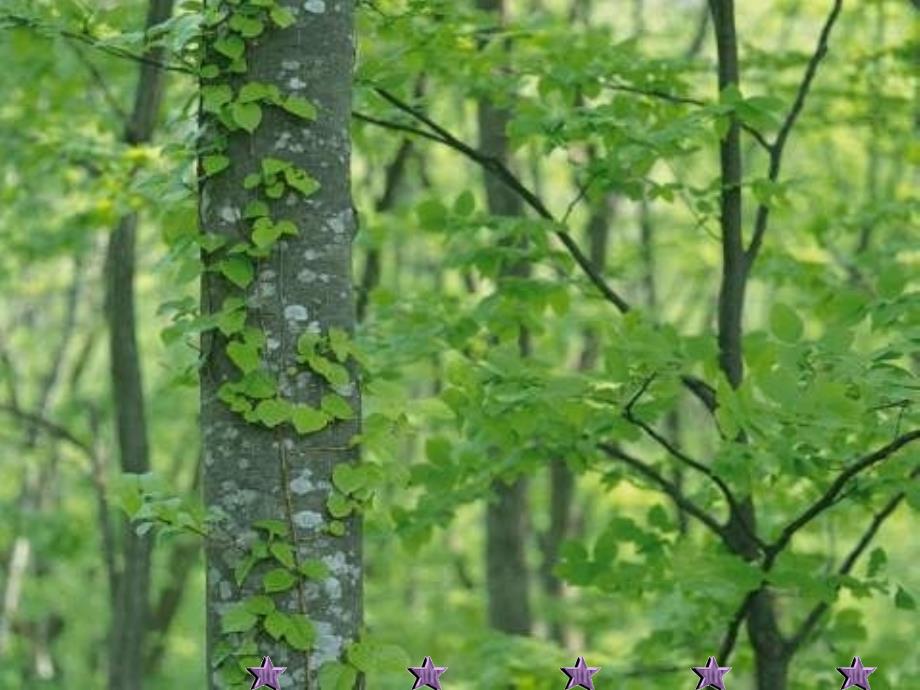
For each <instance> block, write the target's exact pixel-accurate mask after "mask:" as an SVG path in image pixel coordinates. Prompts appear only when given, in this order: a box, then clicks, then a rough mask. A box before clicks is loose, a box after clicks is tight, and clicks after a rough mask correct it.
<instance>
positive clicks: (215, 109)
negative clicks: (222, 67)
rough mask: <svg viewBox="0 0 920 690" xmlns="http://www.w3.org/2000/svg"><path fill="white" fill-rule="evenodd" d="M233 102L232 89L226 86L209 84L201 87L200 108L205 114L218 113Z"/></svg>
mask: <svg viewBox="0 0 920 690" xmlns="http://www.w3.org/2000/svg"><path fill="white" fill-rule="evenodd" d="M232 100H233V89H232V88H230V86H228V85H227V84H210V85H208V86H202V87H201V108H202V110H204V112H206V113H219V112H220V109H221V108H222V107H223V106H225V105H226V104H227V103H229V102H230V101H232Z"/></svg>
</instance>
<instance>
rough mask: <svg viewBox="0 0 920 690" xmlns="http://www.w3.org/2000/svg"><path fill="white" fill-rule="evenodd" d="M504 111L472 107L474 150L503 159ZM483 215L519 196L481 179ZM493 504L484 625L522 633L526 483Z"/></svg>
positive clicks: (526, 600) (502, 210)
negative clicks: (475, 134) (475, 128)
mask: <svg viewBox="0 0 920 690" xmlns="http://www.w3.org/2000/svg"><path fill="white" fill-rule="evenodd" d="M478 7H479V9H481V10H485V11H487V12H494V13H495V14H496V15H497V18H498V19H499V21H500V20H501V19H502V18H503V16H504V3H503V0H479V2H478ZM508 119H509V116H508V113H507V111H505V110H503V109H502V108H500V107H497V106H496V105H495V104H493V103H491V102H490V101H489V100H487V99H482V100H480V102H479V103H478V111H477V120H478V125H479V149H480V151H482V153H484V154H486V155H488V156H491V157H493V158H495V159H496V160H500V161H502V162H507V161H508V137H507V134H506V128H507V126H508ZM484 183H485V188H486V199H487V201H488V207H489V212H490V213H492V214H494V215H496V216H518V215H521V214H522V212H523V207H522V205H521V200H520V197H518V195H517V194H515V193H514V192H513V191H512V190H511V189H509V188H508V187H507V186H506V185H505V184H504V183H503V182H502V181H501V180H499V179H498V178H497V177H496V176H494V175H488V174H487V175H486V176H485V180H484ZM526 272H527V267H526V266H510V267H508V269H507V273H508V274H509V275H526ZM528 341H529V337H528V334H527V333H526V331H525V330H524V329H522V330H521V333H520V336H519V343H520V350H521V354H522V356H526V355H527V353H528V350H529V342H528ZM493 493H494V494H495V498H494V500H490V501H489V503H488V505H487V507H486V589H487V594H488V607H489V623H490V625H491V626H492V627H493V628H495V629H496V630H500V631H502V632H506V633H509V634H518V635H527V634H529V633H530V628H531V624H532V620H531V612H530V597H529V594H530V592H529V582H530V574H529V571H528V568H527V560H526V555H525V547H526V539H527V479H526V478H525V477H518V478H517V479H515V480H513V481H512V482H511V483H510V484H506V483H504V482H501V481H499V482H496V483H495V484H494V486H493Z"/></svg>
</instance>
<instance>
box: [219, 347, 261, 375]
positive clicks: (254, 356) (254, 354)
mask: <svg viewBox="0 0 920 690" xmlns="http://www.w3.org/2000/svg"><path fill="white" fill-rule="evenodd" d="M227 356H228V357H229V358H230V361H231V362H233V363H234V364H235V365H236V366H237V368H238V369H239V370H240V371H242V372H243V373H244V374H248V373H249V372H252V371H255V370H256V369H258V368H259V364H261V360H260V358H259V348H258V347H256V346H255V345H252V344H251V343H244V342H241V341H239V340H234V341H232V342H230V343H229V344H228V345H227Z"/></svg>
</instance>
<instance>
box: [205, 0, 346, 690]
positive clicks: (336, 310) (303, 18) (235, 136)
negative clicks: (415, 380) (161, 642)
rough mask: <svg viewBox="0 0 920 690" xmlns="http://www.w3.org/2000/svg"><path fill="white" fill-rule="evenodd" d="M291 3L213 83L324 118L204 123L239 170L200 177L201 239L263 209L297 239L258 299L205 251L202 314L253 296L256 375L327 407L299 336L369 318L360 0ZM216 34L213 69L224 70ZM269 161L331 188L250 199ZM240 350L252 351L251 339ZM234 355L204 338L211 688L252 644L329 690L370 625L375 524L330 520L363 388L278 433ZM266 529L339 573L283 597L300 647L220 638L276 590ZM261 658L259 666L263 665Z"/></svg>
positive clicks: (246, 231) (300, 684) (259, 638)
mask: <svg viewBox="0 0 920 690" xmlns="http://www.w3.org/2000/svg"><path fill="white" fill-rule="evenodd" d="M280 4H282V5H283V6H284V7H286V8H288V9H289V10H290V13H291V16H292V17H293V22H292V23H291V25H290V26H288V27H286V28H278V27H276V26H273V25H272V24H271V22H269V21H268V20H267V19H266V29H265V32H264V33H263V34H262V35H260V36H258V38H256V39H246V41H245V43H246V48H245V59H246V63H247V65H248V71H247V72H246V74H245V77H227V76H225V75H226V72H224V73H223V74H224V76H220V77H218V78H217V79H216V80H207V81H206V82H205V85H207V84H215V83H221V82H223V83H226V82H227V81H228V80H229V81H230V83H231V84H232V86H233V87H234V91H237V90H238V89H239V87H240V86H241V85H242V84H243V83H248V82H260V83H263V84H268V85H273V86H275V87H277V88H278V89H279V90H280V93H281V97H282V98H289V97H291V96H296V97H299V98H302V99H306V100H307V101H309V102H310V103H312V104H313V106H315V108H316V117H315V120H312V121H310V119H309V118H307V120H306V121H305V119H302V118H300V117H298V116H296V115H294V114H291V113H289V112H286V111H285V110H283V109H282V108H280V107H275V106H273V105H270V104H268V103H263V105H262V106H261V112H262V119H261V123H260V124H258V126H257V127H255V128H254V132H253V133H252V134H249V133H247V132H245V131H241V130H239V129H237V130H235V131H231V132H229V133H225V132H226V130H224V129H222V128H221V127H220V125H219V124H218V122H217V120H216V118H211V117H208V118H205V116H204V115H203V119H202V122H203V124H204V131H205V137H206V138H207V139H208V141H209V144H211V145H215V144H218V145H219V143H220V142H221V141H226V147H225V149H224V150H223V155H226V156H227V157H228V158H229V166H228V167H227V168H226V169H224V170H223V171H222V172H220V174H217V175H214V176H212V177H209V178H207V179H206V180H204V181H203V182H202V185H201V199H200V209H199V214H200V219H201V227H202V229H203V231H206V232H210V233H216V234H218V235H221V236H223V237H226V238H228V239H230V241H231V242H232V243H237V242H240V241H241V239H242V240H243V241H246V240H247V239H248V238H249V237H250V229H251V227H252V222H251V221H249V220H243V219H242V215H243V212H244V209H245V208H246V206H247V205H248V204H249V203H250V202H253V201H260V202H263V203H265V204H266V205H267V207H268V209H269V212H270V217H271V218H272V219H273V221H274V222H279V221H281V220H282V219H287V220H290V221H291V222H293V223H294V224H295V225H296V226H297V234H296V235H294V236H291V235H285V236H283V237H281V238H279V239H278V241H277V242H276V243H275V244H274V245H273V246H272V248H271V251H270V253H269V255H268V256H267V257H265V258H262V259H259V260H258V261H257V262H256V261H253V264H252V266H253V270H254V277H255V279H254V281H253V282H252V283H251V284H247V286H246V289H245V290H243V289H241V288H240V287H239V286H238V285H239V283H237V284H236V285H235V284H233V283H231V282H230V281H229V280H228V279H227V278H225V277H224V275H222V274H221V272H220V270H219V269H218V270H214V268H213V267H214V266H216V265H218V264H219V262H220V261H226V260H227V257H228V256H232V255H229V254H227V252H226V250H221V251H219V252H218V253H216V254H214V255H206V263H207V264H208V265H209V266H211V267H212V270H207V271H206V272H205V273H204V277H203V280H202V303H203V305H202V311H203V312H204V313H214V312H217V311H219V310H220V309H221V308H222V305H223V303H224V300H225V299H227V298H240V297H245V299H246V319H247V326H249V327H250V328H252V329H256V330H257V331H258V332H260V333H261V334H262V336H263V337H264V347H261V348H259V349H258V350H257V352H258V359H259V362H258V367H259V369H260V370H261V371H262V372H263V373H264V374H266V376H267V378H268V380H270V381H272V382H273V383H276V384H277V396H278V397H277V401H278V402H279V404H282V405H294V404H297V405H304V404H307V405H310V406H312V407H314V408H316V407H319V404H320V399H321V398H322V397H323V396H324V395H327V394H329V393H330V392H331V390H330V386H329V385H328V384H327V383H326V381H325V380H324V379H323V378H322V377H321V376H319V375H318V374H317V373H316V371H315V369H314V368H312V367H308V366H307V365H305V364H304V363H302V362H298V358H297V351H298V345H297V343H298V339H299V338H300V336H301V335H303V334H305V333H307V332H308V331H309V332H311V333H314V334H318V335H320V336H326V335H327V334H328V333H329V330H330V329H332V328H335V329H341V330H342V331H345V332H347V333H351V332H352V330H353V327H354V321H355V316H354V313H355V309H354V301H353V294H352V272H351V247H352V240H353V237H354V234H355V228H356V220H357V219H356V217H355V214H354V211H353V208H352V201H351V192H350V176H349V163H350V155H351V144H350V136H349V120H350V112H351V82H352V70H353V63H354V36H353V27H352V21H353V13H354V3H353V2H352V1H351V0H342V1H340V2H336V3H331V2H325V3H323V2H309V3H303V2H293V1H290V0H288V1H285V2H282V3H280ZM225 30H226V28H225V27H224V26H220V27H218V28H217V29H216V31H225ZM212 39H213V37H212V38H209V47H208V55H207V57H206V60H209V61H211V60H213V61H214V62H215V64H218V65H223V66H226V65H227V61H226V59H225V58H224V57H222V56H221V55H218V54H217V52H216V51H214V50H213V47H214V46H216V45H217V44H216V43H210V41H211V40H212ZM267 158H273V159H278V160H282V161H285V162H286V163H290V164H291V165H292V166H294V168H299V169H302V170H304V171H306V172H307V174H309V175H310V176H311V177H313V178H315V179H316V180H317V181H318V182H319V185H320V186H319V187H318V190H317V191H315V192H313V193H312V194H308V195H304V194H303V193H301V192H297V191H295V189H294V188H290V187H289V188H286V189H285V190H284V192H283V195H282V196H281V198H278V199H276V200H275V199H272V198H270V197H269V196H268V195H267V194H265V193H264V192H265V187H264V186H263V187H257V188H255V189H248V190H247V189H245V188H244V186H243V181H244V179H245V178H246V176H247V175H250V174H253V173H258V172H259V171H260V170H261V169H262V165H263V162H264V161H265V160H266V159H267ZM204 160H207V159H204ZM203 166H204V162H202V166H200V167H201V168H202V169H204V168H203ZM247 246H250V247H251V246H252V245H247ZM246 282H247V283H248V281H246ZM231 340H232V342H235V343H237V344H239V342H240V340H239V334H232V336H231ZM227 347H228V338H227V337H225V336H224V335H222V334H220V333H218V332H217V331H213V332H210V333H208V334H206V336H205V337H204V338H203V342H202V351H203V352H204V353H205V354H206V358H207V360H206V364H205V368H204V369H203V370H202V377H201V425H202V439H203V444H204V472H203V486H204V495H205V502H206V505H207V506H208V508H209V509H210V510H212V511H214V512H215V513H216V514H217V515H218V516H219V517H218V519H217V520H216V521H215V522H214V523H213V525H212V526H211V528H210V529H209V535H208V538H207V544H206V557H207V658H208V677H209V680H208V687H209V688H210V689H211V690H216V689H217V688H229V687H239V685H235V684H234V683H236V680H234V679H233V676H232V672H233V669H234V668H235V667H236V662H237V661H239V660H240V659H239V658H238V657H237V658H234V657H230V659H229V660H226V661H224V662H223V663H221V662H222V659H223V657H224V656H225V654H226V652H227V651H232V649H233V648H234V646H235V645H236V644H238V643H240V642H243V641H245V640H247V639H253V638H254V642H255V645H254V647H255V648H257V650H258V651H257V652H255V653H254V654H255V656H258V657H262V656H263V655H268V656H270V657H271V660H272V662H273V664H274V665H275V666H284V667H286V669H287V670H286V671H285V672H284V674H283V675H282V676H281V684H282V686H283V687H296V688H316V687H317V673H318V671H319V669H320V667H321V666H322V665H323V664H324V663H326V662H328V661H333V660H338V659H340V658H341V657H342V655H343V652H344V651H345V648H346V646H347V645H348V644H349V643H350V642H352V641H353V640H355V639H356V637H357V635H358V631H359V628H360V626H361V623H362V561H361V522H360V519H359V518H358V517H357V515H356V514H354V513H353V514H352V515H351V516H350V517H348V518H347V519H345V520H344V532H343V533H342V535H341V536H335V535H334V534H333V533H331V532H330V531H329V530H330V527H331V528H332V530H333V531H336V530H337V528H338V527H339V526H340V525H339V524H338V523H337V524H335V525H332V519H331V518H330V517H329V513H328V512H327V500H328V499H329V498H330V496H331V495H332V494H333V487H332V483H331V482H332V473H333V469H334V468H336V467H338V466H339V465H341V464H343V463H347V462H349V461H351V460H354V459H355V458H356V457H357V448H356V447H355V446H354V445H353V444H352V439H353V437H354V436H355V435H356V433H357V432H358V431H359V426H360V425H359V422H358V420H359V419H360V398H359V391H358V386H357V385H356V384H355V383H354V380H355V375H354V372H353V371H350V373H349V382H348V383H344V384H341V385H337V386H336V387H335V390H337V391H338V393H339V394H341V395H342V397H344V398H345V399H346V400H347V402H348V404H349V406H350V408H351V410H352V411H353V413H354V416H353V417H352V419H350V420H348V421H333V422H330V423H329V424H328V425H327V426H325V427H324V428H322V429H320V430H318V431H315V432H311V433H303V434H298V433H295V429H294V428H293V427H292V426H291V425H290V424H289V423H288V421H289V420H288V421H285V422H283V423H280V424H278V425H277V426H274V428H268V427H267V426H266V423H265V422H264V421H254V422H247V421H245V420H244V419H243V417H242V416H240V414H238V413H237V412H234V411H232V410H231V409H230V408H229V407H228V405H227V404H226V403H225V402H224V401H223V400H221V399H220V397H219V390H220V388H221V386H222V385H223V384H224V383H225V382H229V381H238V380H239V378H240V376H239V370H238V368H237V366H236V365H235V364H234V362H233V361H232V360H231V359H230V358H229V357H228V355H227ZM349 367H350V368H353V367H351V365H350V364H349ZM300 409H303V408H300ZM265 519H272V520H276V521H280V523H282V524H283V525H285V526H286V528H287V535H286V536H285V537H284V539H283V541H284V542H287V543H289V544H292V545H293V546H294V549H293V554H292V555H293V557H294V559H295V561H296V564H295V568H294V569H295V570H296V569H297V567H299V566H300V565H302V564H303V563H304V562H305V561H307V560H319V561H322V562H323V563H325V565H326V566H327V569H328V576H327V577H326V578H325V579H324V580H323V581H322V582H321V583H320V582H311V581H306V580H304V579H303V578H299V577H298V578H297V582H296V584H295V585H293V586H292V587H291V588H290V589H286V590H284V591H282V592H279V593H271V597H272V599H273V601H274V604H275V606H276V609H277V610H278V611H281V612H283V613H284V614H286V615H287V616H288V618H289V620H291V621H294V622H296V623H298V624H300V625H306V626H307V627H308V628H309V627H310V626H311V625H312V629H313V631H314V632H315V640H314V641H313V643H312V644H309V643H307V644H300V645H297V644H295V643H292V642H291V640H290V639H289V638H288V637H287V636H285V637H282V638H281V639H274V638H273V637H272V636H270V635H268V634H267V633H266V632H265V631H264V630H262V629H259V630H256V629H253V632H251V633H249V634H248V635H244V634H237V633H230V634H227V633H224V632H223V630H222V614H224V613H225V612H227V611H228V610H232V608H233V606H234V605H235V604H239V603H240V602H242V601H244V600H245V599H247V598H248V597H250V596H251V595H253V594H262V593H263V586H262V585H263V580H262V578H263V576H264V575H265V574H266V573H267V572H268V571H270V570H272V569H275V568H278V567H280V563H279V562H274V563H271V562H270V561H267V560H265V561H260V562H258V563H257V564H256V565H255V567H254V568H253V569H252V571H251V572H250V573H248V574H244V576H242V577H238V576H237V575H235V573H234V571H235V569H236V568H238V566H239V565H240V564H241V563H242V562H243V560H244V559H245V558H246V556H247V554H248V553H249V549H250V546H251V544H252V543H253V541H254V540H255V539H256V538H257V536H261V537H262V538H264V536H265V532H264V531H263V530H256V529H255V524H254V523H256V522H257V521H259V520H265ZM237 572H239V571H237ZM238 582H239V584H238ZM307 618H309V621H311V622H312V623H311V624H309V623H307V622H306V619H307ZM226 622H227V619H223V623H224V624H225V623H226ZM263 625H264V624H263ZM228 643H229V644H230V648H229V650H228V649H227V644H228ZM304 647H306V648H308V649H306V650H304V649H303V648H304ZM259 660H260V659H256V660H255V663H251V664H246V665H248V666H258V665H259ZM227 669H229V670H230V672H231V675H229V676H228V675H226V674H225V673H224V671H226V670H227ZM248 680H249V681H251V680H252V678H251V677H250V678H249V679H248ZM360 682H361V681H359V684H360Z"/></svg>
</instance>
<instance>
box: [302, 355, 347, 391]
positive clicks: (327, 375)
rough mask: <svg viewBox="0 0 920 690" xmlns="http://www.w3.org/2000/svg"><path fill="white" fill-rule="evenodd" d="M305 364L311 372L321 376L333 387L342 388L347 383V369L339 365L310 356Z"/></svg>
mask: <svg viewBox="0 0 920 690" xmlns="http://www.w3.org/2000/svg"><path fill="white" fill-rule="evenodd" d="M307 363H308V364H309V365H310V368H311V369H312V370H313V371H315V372H316V373H317V374H319V375H320V376H322V377H323V378H324V379H326V380H327V381H328V382H329V383H331V384H332V385H333V386H344V385H345V384H346V383H348V381H349V376H348V369H346V368H345V367H343V366H342V365H341V364H336V363H334V362H331V361H329V360H328V359H326V358H325V357H323V356H322V355H317V354H314V355H311V356H310V357H309V358H308V360H307Z"/></svg>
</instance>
